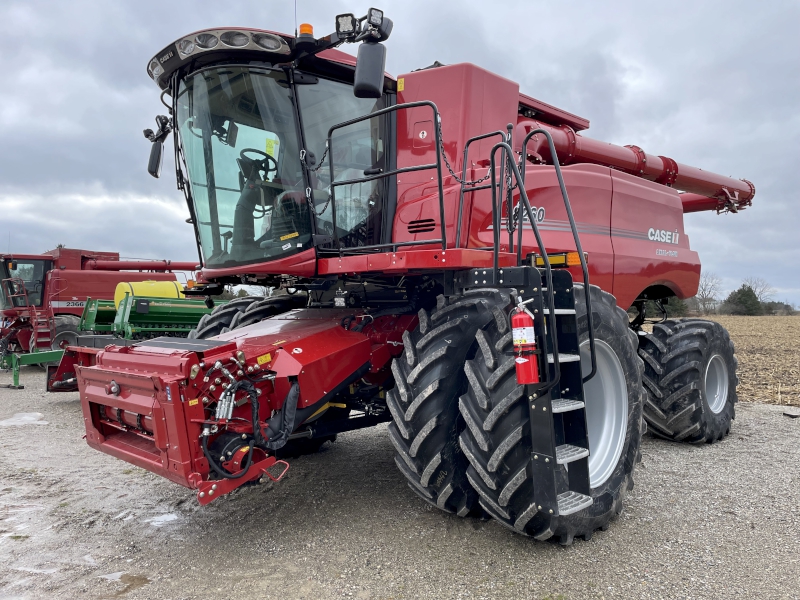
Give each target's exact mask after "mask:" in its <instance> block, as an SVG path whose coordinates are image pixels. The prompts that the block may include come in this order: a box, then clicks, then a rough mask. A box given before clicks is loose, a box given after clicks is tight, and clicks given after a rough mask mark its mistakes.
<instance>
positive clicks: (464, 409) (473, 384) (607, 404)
mask: <svg viewBox="0 0 800 600" xmlns="http://www.w3.org/2000/svg"><path fill="white" fill-rule="evenodd" d="M583 289H584V288H583V285H581V284H577V283H576V284H575V285H574V291H575V311H576V313H577V320H578V333H579V336H580V342H581V345H582V347H583V348H588V320H587V317H586V304H585V300H584V291H583ZM590 293H591V295H592V309H593V311H592V312H593V315H592V316H593V321H594V329H595V331H594V335H595V340H596V348H597V358H598V372H597V375H595V377H594V378H593V379H591V380H589V381H588V382H587V383H586V385H585V387H584V398H585V401H586V406H587V409H586V412H587V425H588V431H589V447H590V450H591V452H592V455H590V458H589V473H590V479H591V480H592V484H591V485H592V490H591V495H592V499H593V500H594V502H593V504H592V505H591V506H590V507H588V508H586V509H584V510H581V511H579V512H577V513H574V514H571V515H567V516H559V517H555V518H554V517H552V516H550V515H547V514H544V513H542V512H539V511H538V510H537V507H536V505H535V504H534V502H533V498H534V485H536V482H535V481H533V479H532V476H531V473H532V471H531V468H530V465H529V463H530V462H531V447H532V446H531V429H530V425H529V423H530V417H529V412H528V403H527V401H526V400H525V399H524V398H523V396H524V393H523V392H524V387H523V386H520V385H518V384H517V380H516V370H515V367H514V356H513V354H511V350H512V343H511V335H510V334H509V333H506V332H505V331H504V330H500V329H498V328H497V327H496V326H495V323H494V322H492V323H490V324H489V325H488V326H487V327H485V328H484V329H483V330H482V331H480V332H479V333H478V336H479V337H480V336H483V337H484V339H485V342H484V343H481V349H482V351H481V352H479V353H478V354H477V355H476V356H475V358H474V359H473V360H471V361H468V362H467V364H466V368H465V369H466V372H467V374H468V379H469V381H470V386H469V389H468V391H467V393H466V394H464V395H463V396H461V398H460V400H459V408H460V410H461V414H462V416H463V417H464V420H465V421H466V424H467V428H466V429H465V430H464V432H463V433H462V434H461V439H460V442H461V447H462V448H463V450H464V454H465V455H466V456H467V458H468V459H469V462H470V467H469V469H468V471H467V475H468V478H469V481H470V483H471V484H472V486H473V487H474V488H475V490H476V491H477V492H478V494H479V495H480V504H481V506H482V507H483V508H484V509H485V510H486V511H487V512H488V513H489V514H491V515H492V517H494V518H495V519H497V520H498V521H499V522H500V523H502V524H503V525H505V526H506V527H508V528H510V529H511V530H513V531H516V532H518V533H522V534H524V535H530V536H534V537H535V538H536V539H540V540H545V539H548V538H550V537H553V536H556V537H557V538H558V539H559V541H560V542H561V543H562V544H570V543H571V542H572V540H573V538H574V537H575V536H583V537H584V539H589V538H590V537H591V536H592V533H593V532H594V531H595V530H596V529H604V528H606V527H607V526H608V524H609V522H610V521H611V520H612V519H613V518H614V517H615V516H616V515H618V514H619V513H620V512H621V511H622V503H623V500H624V498H625V494H626V492H627V491H628V490H629V489H631V488H632V487H633V470H634V465H635V464H636V462H637V461H638V459H639V458H640V445H641V437H642V402H643V400H642V398H643V390H642V371H643V366H642V361H641V359H639V358H638V356H637V355H636V336H635V334H634V333H633V332H632V331H631V330H630V329H629V328H628V317H627V314H626V313H625V311H623V310H622V309H620V308H619V307H617V305H616V301H615V300H614V297H613V296H612V295H611V294H607V293H606V292H603V291H602V290H601V289H600V288H598V287H597V286H591V288H590ZM583 348H582V351H581V354H582V355H583V354H584V350H583ZM581 363H582V367H583V371H584V374H586V373H588V371H589V370H590V363H589V361H588V351H587V352H586V357H584V359H582V361H581ZM607 365H608V366H607ZM616 365H618V366H616ZM593 384H594V385H593ZM609 390H610V391H609ZM621 396H624V398H623V397H621ZM598 411H599V412H598ZM600 417H602V419H600ZM599 423H603V424H604V425H603V426H601V427H599V428H598V427H597V425H598V424H599ZM606 425H608V426H607V427H606Z"/></svg>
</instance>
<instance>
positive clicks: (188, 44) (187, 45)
mask: <svg viewBox="0 0 800 600" xmlns="http://www.w3.org/2000/svg"><path fill="white" fill-rule="evenodd" d="M178 50H179V51H180V53H181V54H183V55H184V56H186V55H187V54H191V53H192V52H194V42H193V41H192V40H181V41H180V42H178Z"/></svg>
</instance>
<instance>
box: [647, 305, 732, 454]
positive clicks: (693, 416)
mask: <svg viewBox="0 0 800 600" xmlns="http://www.w3.org/2000/svg"><path fill="white" fill-rule="evenodd" d="M639 356H641V357H642V358H643V359H644V363H645V373H644V385H645V390H646V392H647V398H646V401H645V408H644V418H645V420H646V421H647V423H648V425H650V431H651V433H653V434H654V435H656V436H658V437H661V438H665V439H668V440H674V441H676V442H678V441H681V442H689V443H693V444H701V443H704V442H707V443H713V442H716V441H719V440H721V439H722V438H724V437H725V436H726V435H728V433H729V432H730V429H731V421H732V420H733V419H734V418H735V416H736V413H735V406H734V405H735V404H736V401H737V396H736V384H737V383H738V381H737V378H736V369H737V367H738V361H737V359H736V355H735V354H734V347H733V342H732V341H731V339H730V336H729V335H728V332H727V331H726V330H725V328H724V327H723V326H722V325H720V324H719V323H715V322H714V321H707V320H704V319H680V320H672V319H671V320H667V321H664V322H663V323H659V324H657V325H654V326H653V333H647V332H644V331H642V332H640V333H639Z"/></svg>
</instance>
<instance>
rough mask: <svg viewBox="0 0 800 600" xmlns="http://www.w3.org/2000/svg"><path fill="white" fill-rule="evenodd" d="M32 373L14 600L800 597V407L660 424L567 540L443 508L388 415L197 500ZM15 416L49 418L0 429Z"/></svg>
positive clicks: (14, 483) (11, 493)
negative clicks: (105, 437) (662, 430)
mask: <svg viewBox="0 0 800 600" xmlns="http://www.w3.org/2000/svg"><path fill="white" fill-rule="evenodd" d="M0 380H2V381H3V382H6V381H9V380H10V374H8V373H3V374H2V375H0ZM22 382H23V383H24V384H25V386H26V388H25V390H23V391H14V390H7V389H0V473H2V480H1V481H0V599H2V600H10V599H12V598H13V599H32V598H125V599H130V600H133V599H137V598H146V599H156V598H168V599H184V598H185V599H189V598H232V599H233V598H248V599H249V598H314V599H324V598H341V597H352V598H384V599H389V598H394V599H400V598H533V599H551V600H555V599H557V598H563V599H567V598H569V599H573V598H740V597H741V598H800V542H798V537H800V536H798V532H800V466H799V465H800V419H790V418H787V417H786V416H784V415H783V413H784V412H793V413H797V412H800V411H798V410H797V409H796V408H786V407H778V406H770V405H763V404H750V403H742V404H740V405H739V407H738V418H737V420H736V422H735V423H734V427H733V429H732V431H731V436H730V437H729V438H728V439H727V440H726V441H724V442H722V443H720V444H716V445H714V446H701V447H690V446H684V445H677V444H672V443H666V442H662V441H658V440H655V439H652V438H649V437H646V438H645V440H644V442H643V455H644V458H643V461H642V463H641V465H640V466H639V467H638V470H637V472H636V475H637V477H636V487H635V488H634V490H633V491H632V492H630V494H629V496H628V500H627V503H626V508H625V511H624V512H623V513H622V515H621V517H620V518H619V519H618V520H617V521H615V522H614V523H612V525H611V528H610V529H609V530H608V531H606V532H597V533H596V534H595V536H594V538H593V539H592V540H591V541H590V542H584V541H582V540H576V541H575V543H574V544H573V545H572V546H571V547H567V548H562V547H561V546H559V545H558V544H555V543H547V542H546V543H541V542H534V541H532V540H530V539H527V538H524V537H522V536H519V535H517V534H514V533H511V532H509V531H508V530H506V529H505V528H503V527H502V526H500V525H498V524H496V523H493V522H491V521H480V520H477V519H460V518H458V517H455V516H451V515H447V514H444V513H441V512H438V511H437V510H436V509H434V508H431V507H429V506H428V505H427V504H425V503H424V502H423V501H422V500H420V499H419V498H417V496H415V495H414V494H413V493H412V492H411V490H409V489H408V487H407V486H406V484H405V483H404V480H403V477H402V476H401V475H400V473H399V472H398V471H397V469H396V468H395V466H394V464H393V460H392V446H391V444H390V442H389V440H388V439H387V436H386V430H385V426H382V427H378V428H374V429H368V430H364V431H359V432H352V433H349V434H344V435H342V436H340V439H339V441H338V442H336V443H335V444H333V445H332V446H329V447H328V448H327V449H325V450H323V451H322V452H320V453H319V454H317V455H314V456H312V457H305V458H300V459H297V460H294V461H293V462H292V468H291V469H290V470H289V473H288V475H287V476H286V478H285V479H284V480H283V481H281V482H280V483H277V484H274V483H268V484H265V485H259V486H253V487H249V488H246V489H244V490H241V491H239V492H237V493H234V494H232V495H231V496H228V497H225V498H221V499H220V500H217V501H215V502H214V503H212V504H210V505H209V506H207V507H205V508H200V507H199V506H198V505H197V504H196V502H195V500H194V496H193V494H192V493H191V492H190V491H189V490H186V489H184V488H181V487H179V486H177V485H174V484H172V483H169V482H168V481H166V480H163V479H160V478H159V477H157V476H155V475H152V474H150V473H148V472H146V471H143V470H141V469H138V468H135V467H132V466H131V465H129V464H127V463H124V462H121V461H117V460H115V459H113V458H111V457H109V456H107V455H104V454H101V453H99V452H96V451H94V450H91V449H90V448H89V447H88V446H87V445H86V444H85V443H84V442H83V441H82V440H81V436H82V435H83V423H82V416H81V411H80V404H79V401H78V395H77V394H76V393H73V394H48V393H46V392H44V385H43V383H44V376H43V373H42V371H41V370H40V369H38V368H35V367H28V368H24V369H23V373H22ZM18 413H41V414H42V415H43V416H42V417H41V421H46V422H47V424H41V423H40V424H34V423H29V424H23V425H3V424H2V422H1V421H3V420H5V419H9V418H12V417H13V415H15V414H18Z"/></svg>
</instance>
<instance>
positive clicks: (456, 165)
mask: <svg viewBox="0 0 800 600" xmlns="http://www.w3.org/2000/svg"><path fill="white" fill-rule="evenodd" d="M336 24H337V31H336V33H334V34H331V35H329V36H326V37H323V38H320V39H315V38H314V36H313V32H312V31H311V29H310V27H309V26H306V25H303V26H301V27H300V35H299V37H297V38H293V37H291V36H287V35H283V34H277V33H273V32H268V31H262V30H255V29H244V28H229V29H212V30H204V31H200V32H197V33H194V34H191V35H189V36H186V37H183V38H180V39H179V40H177V41H176V42H175V43H173V44H170V45H169V46H167V47H166V48H165V49H164V50H162V51H161V52H159V53H158V54H157V55H156V56H155V57H154V58H153V59H152V60H151V62H150V63H149V67H148V73H149V75H150V76H151V78H152V79H153V80H154V81H155V82H156V83H157V84H158V85H159V87H160V88H161V89H162V90H163V94H164V96H165V97H169V98H171V103H170V104H169V106H170V108H171V115H170V116H169V117H167V116H163V117H159V118H158V119H157V122H158V124H159V127H158V131H156V132H152V131H149V130H148V132H146V135H147V136H148V138H149V139H151V140H152V141H153V142H154V145H153V152H152V154H151V160H150V165H149V170H150V172H151V174H153V175H155V176H157V175H158V174H159V170H160V162H161V153H162V147H163V143H164V141H165V139H166V138H167V137H168V135H169V133H170V132H172V133H173V137H174V142H175V156H176V164H177V165H178V169H177V178H178V186H179V188H180V189H181V190H183V191H184V193H185V195H186V199H187V205H188V207H189V212H190V217H191V218H190V222H191V223H192V224H193V226H194V228H195V233H196V236H197V240H198V248H199V251H200V259H201V262H202V264H203V269H202V277H203V279H204V281H205V282H206V283H205V284H204V285H203V286H198V287H196V288H194V289H193V290H191V293H194V294H198V295H200V296H202V295H206V296H208V295H212V294H215V293H218V291H219V289H220V288H221V287H222V286H223V285H225V284H237V283H240V284H253V285H264V286H273V287H280V288H283V289H284V290H286V291H287V292H288V293H287V294H284V295H280V296H275V297H269V298H252V297H251V298H245V299H240V300H234V301H232V302H230V303H229V304H227V305H225V306H220V307H217V308H215V309H214V310H213V311H212V313H211V314H210V315H209V316H208V318H204V321H203V322H201V323H200V324H199V325H198V327H197V329H196V330H194V331H193V333H192V334H191V335H190V339H186V340H176V339H153V340H147V341H144V342H141V343H137V344H134V345H132V346H128V347H119V348H116V347H109V348H107V349H106V350H104V351H102V352H100V353H99V354H98V355H97V364H96V365H95V366H93V367H78V369H77V371H78V373H77V377H78V382H79V387H80V395H81V404H82V406H83V411H84V416H85V421H86V428H87V441H88V442H89V444H90V445H92V446H93V447H95V448H97V449H99V450H101V451H104V452H107V453H109V454H111V455H113V456H116V457H119V458H122V459H124V460H127V461H129V462H131V463H133V464H136V465H139V466H141V467H144V468H146V469H149V470H151V471H153V472H155V473H159V474H161V475H163V476H164V477H167V478H169V479H171V480H173V481H175V482H177V483H180V484H182V485H185V486H187V487H189V488H192V489H194V490H196V493H197V497H198V499H199V501H200V502H201V503H207V502H210V501H212V500H213V499H214V498H217V497H219V496H220V495H222V494H225V493H227V492H230V491H231V490H233V489H235V488H237V487H240V486H241V485H242V484H244V483H246V482H249V481H254V480H256V479H259V478H261V477H262V476H263V475H265V474H266V475H267V476H269V477H272V478H274V479H279V478H280V477H281V476H282V474H283V473H285V469H286V468H287V467H288V465H287V464H286V463H285V462H282V459H281V457H282V456H283V457H285V456H288V455H292V454H296V453H300V452H307V451H311V450H314V449H315V448H318V447H319V446H320V445H321V444H322V443H324V442H325V441H326V440H329V439H332V438H333V437H335V436H336V434H338V433H340V432H343V431H348V430H353V429H357V428H361V427H367V426H371V425H375V424H378V423H381V422H386V421H389V422H390V424H389V427H388V432H389V437H390V440H391V442H392V444H393V445H394V447H395V450H396V459H395V461H396V463H397V466H398V468H399V470H400V471H401V473H402V474H403V476H405V477H406V478H407V480H408V482H409V486H410V487H411V489H412V490H413V491H414V492H416V493H417V494H418V495H419V496H420V497H422V498H423V499H424V500H425V501H427V502H429V503H431V504H433V505H435V506H437V507H439V508H441V509H442V510H445V511H449V512H454V513H457V514H458V515H460V516H466V515H470V514H477V513H480V512H481V511H486V513H488V514H490V515H492V516H493V517H494V518H496V519H497V520H499V521H500V522H501V523H503V524H505V525H507V526H508V527H510V528H512V529H513V530H515V531H518V532H521V533H524V534H527V535H532V536H535V537H536V538H539V539H546V538H548V537H551V536H556V537H557V538H558V539H560V540H561V541H562V543H569V542H571V541H572V539H573V537H574V536H576V535H580V536H584V537H586V538H588V537H590V536H591V535H592V533H593V531H594V530H595V529H597V528H604V527H606V526H607V525H608V523H609V522H610V520H611V519H612V518H613V517H614V516H615V515H616V514H618V513H619V511H620V510H621V508H622V501H623V499H624V496H625V493H626V491H627V490H628V489H630V487H631V486H632V485H633V480H632V474H633V469H634V466H635V464H636V463H637V461H638V458H639V447H640V441H641V435H642V433H643V430H644V429H645V425H644V420H646V421H647V422H648V423H649V424H650V425H651V428H652V430H653V431H654V432H656V433H657V434H658V435H661V436H663V437H668V438H671V439H680V440H684V441H687V442H702V441H709V442H710V441H715V440H718V439H721V438H722V437H724V435H725V434H726V433H727V432H728V430H729V428H730V423H731V419H732V417H733V404H734V402H735V401H736V394H735V387H736V375H735V370H736V363H735V357H734V356H733V347H732V345H731V344H730V340H729V339H728V337H727V333H726V332H725V331H724V329H722V328H721V327H720V326H719V325H717V324H715V323H711V322H707V321H700V320H683V321H663V322H661V323H659V324H656V325H655V326H654V329H653V333H647V332H645V331H643V330H642V329H641V325H642V323H643V322H644V317H645V315H644V310H643V309H644V305H645V302H646V301H647V300H655V301H656V302H658V303H661V302H664V301H666V300H667V299H668V298H670V297H673V296H677V297H679V298H686V297H689V296H691V295H693V294H694V293H695V292H696V289H697V284H698V280H699V274H700V263H699V261H698V258H697V254H696V253H695V252H693V251H692V250H691V249H690V247H689V240H688V238H687V236H686V234H685V232H684V229H683V214H684V210H686V211H687V212H690V211H691V210H696V209H698V208H703V209H707V210H718V209H719V210H722V211H725V210H726V209H727V210H731V211H732V210H734V209H739V208H743V207H744V206H746V205H747V204H749V203H750V201H751V199H752V197H753V193H754V190H753V187H752V185H750V184H749V183H747V182H741V181H737V180H734V179H730V178H725V177H721V176H718V175H715V174H712V173H707V172H704V171H700V170H699V169H693V168H691V167H686V166H684V165H679V164H678V163H676V162H675V161H672V160H671V159H667V158H664V157H653V156H651V155H648V154H646V153H644V152H643V151H641V150H640V149H638V148H635V147H631V148H621V147H617V146H612V145H609V144H602V143H600V142H594V141H592V140H588V139H585V138H583V137H581V136H580V135H579V134H578V132H579V131H581V130H583V129H586V128H587V127H588V121H586V120H585V119H582V118H580V117H577V116H575V115H572V114H569V113H567V112H565V111H562V110H560V109H557V108H554V107H552V106H549V105H547V104H545V103H543V102H540V101H538V100H535V99H533V98H530V97H529V96H525V95H523V94H520V92H519V87H518V85H517V84H515V83H513V82H511V81H509V80H507V79H504V78H502V77H499V76H497V75H494V74H492V73H489V72H487V71H485V70H483V69H480V68H478V67H476V66H474V65H469V64H459V65H452V66H437V67H436V68H429V69H423V70H419V71H414V72H412V73H408V74H405V75H402V76H400V77H399V78H397V79H396V80H395V79H392V78H390V77H389V76H386V75H385V74H384V73H383V65H384V59H385V54H384V52H385V51H384V48H383V46H382V44H381V42H382V41H383V40H385V39H386V38H388V37H389V34H390V33H391V29H392V23H391V21H390V20H389V19H387V18H385V17H384V16H383V13H382V12H381V11H378V10H374V9H370V11H369V13H368V14H367V15H366V16H365V17H363V18H361V19H356V18H354V17H353V15H339V16H338V17H337V18H336ZM353 41H356V42H362V44H361V46H360V48H359V52H358V60H357V62H356V60H355V59H354V58H353V57H351V56H349V55H347V54H344V53H341V52H339V51H337V50H335V47H336V46H337V45H339V44H341V43H344V42H353ZM559 161H560V162H559ZM561 164H563V167H562V166H560V165H561ZM671 186H676V187H678V186H680V188H681V189H683V190H686V191H688V192H690V193H692V194H700V195H701V196H700V198H701V199H698V197H696V196H686V195H683V196H682V195H680V194H679V193H678V192H677V191H676V189H675V187H671ZM590 277H591V282H592V285H586V284H588V282H589V278H590ZM187 293H189V292H187ZM630 306H635V307H638V308H639V309H640V315H639V317H638V318H637V319H635V320H634V321H633V322H629V319H628V316H627V314H626V312H625V311H624V310H623V308H628V307H630ZM532 361H533V364H532ZM643 416H644V419H643ZM277 463H281V464H280V465H278V464H277Z"/></svg>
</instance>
